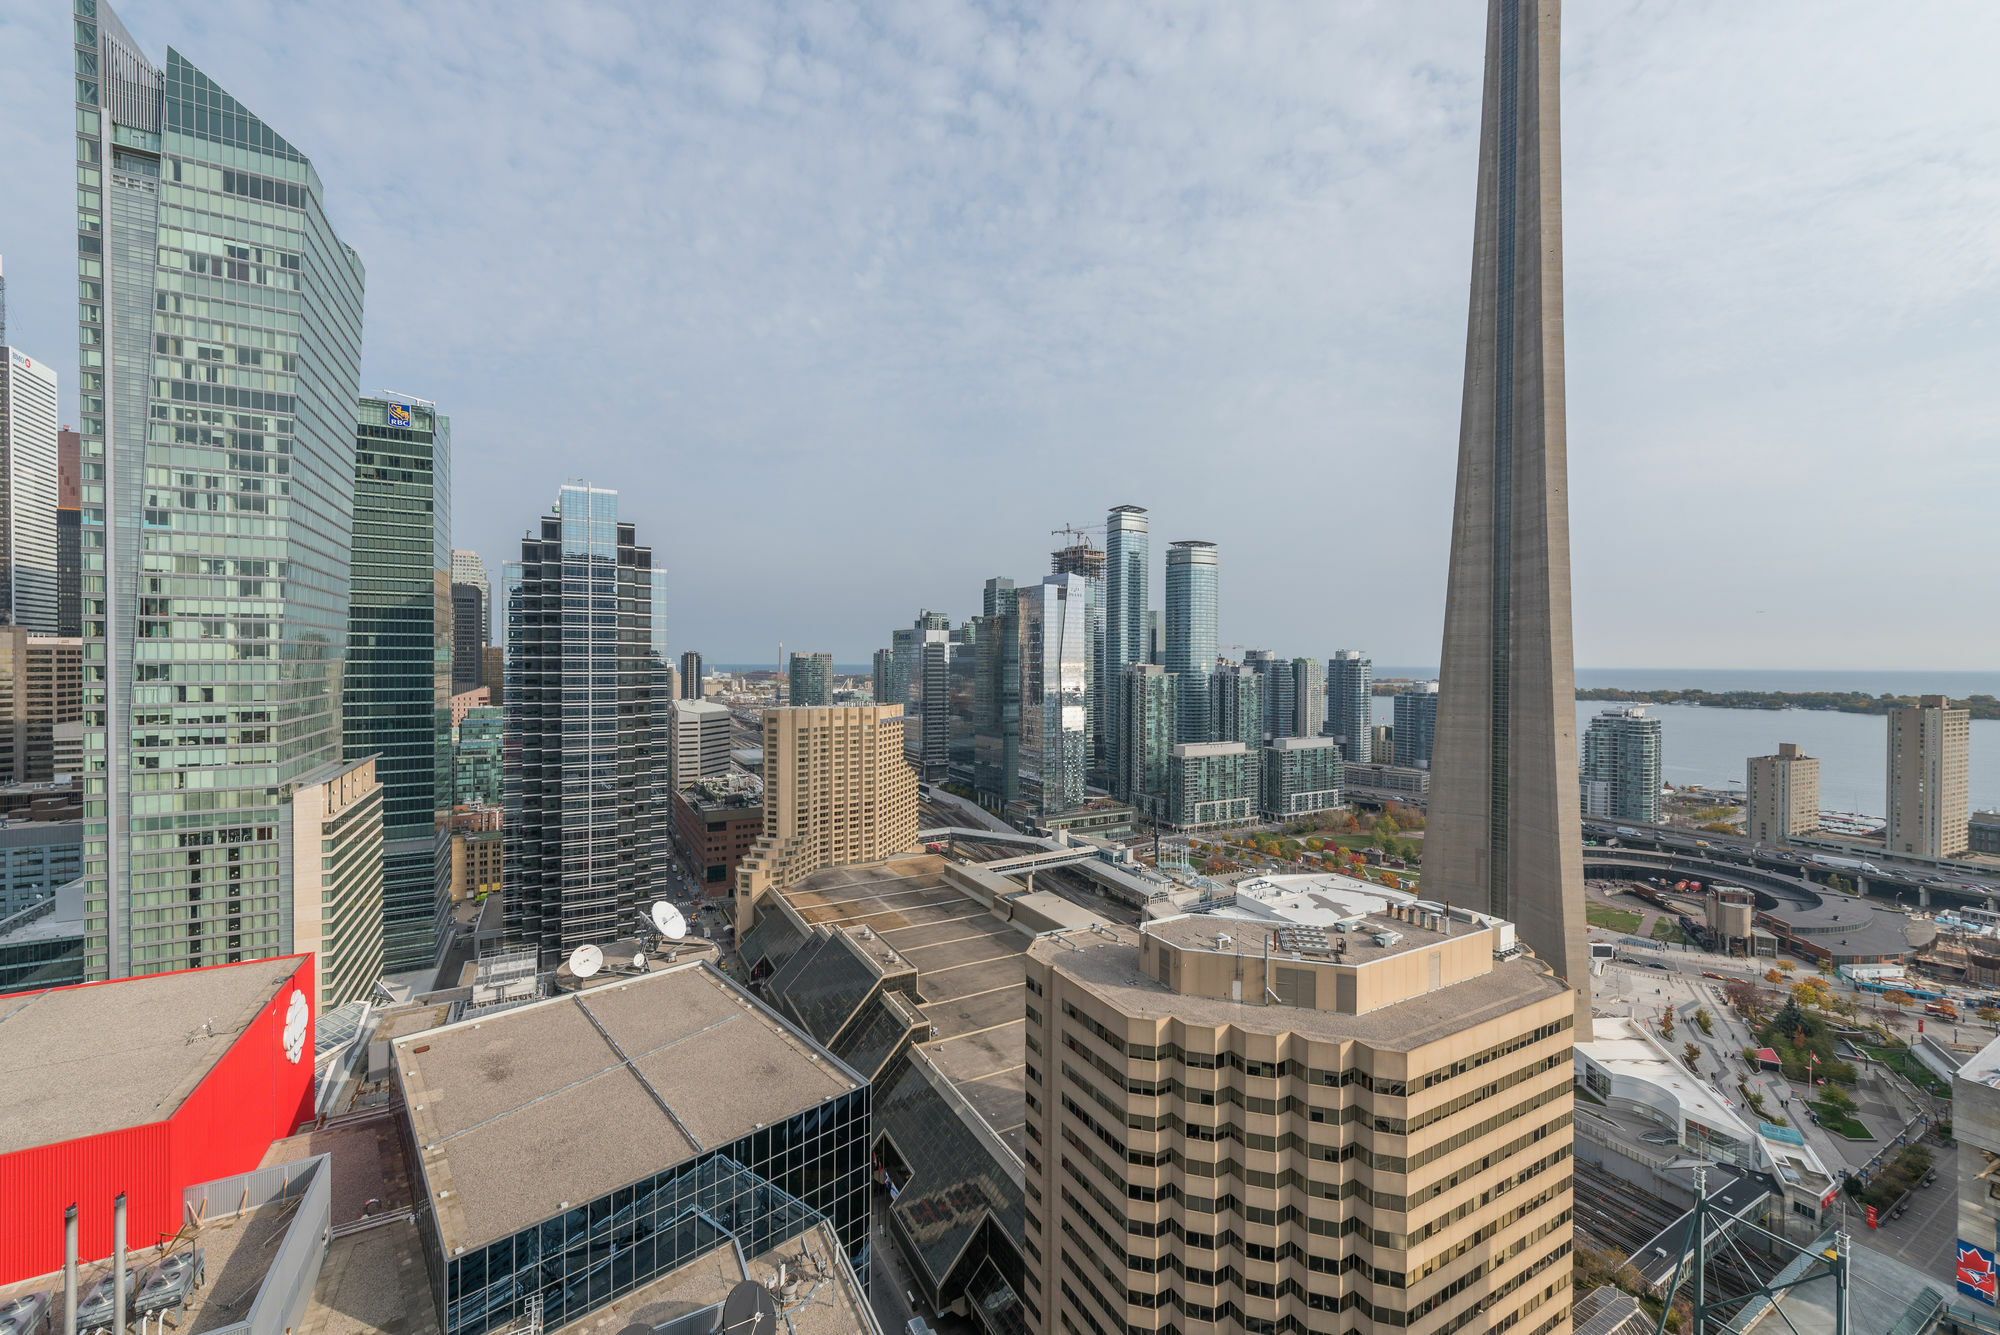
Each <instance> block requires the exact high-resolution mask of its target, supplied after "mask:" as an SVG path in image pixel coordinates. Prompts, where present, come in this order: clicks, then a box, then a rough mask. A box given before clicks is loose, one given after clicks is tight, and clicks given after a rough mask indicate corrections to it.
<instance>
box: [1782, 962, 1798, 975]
mask: <svg viewBox="0 0 2000 1335" xmlns="http://www.w3.org/2000/svg"><path fill="white" fill-rule="evenodd" d="M1798 967H1799V966H1798V965H1796V964H1794V963H1792V962H1791V961H1790V960H1779V961H1778V969H1779V971H1780V972H1781V973H1790V972H1792V971H1793V970H1794V969H1796V968H1798Z"/></svg>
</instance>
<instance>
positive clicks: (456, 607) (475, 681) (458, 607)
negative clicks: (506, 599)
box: [451, 550, 500, 695]
mask: <svg viewBox="0 0 2000 1335" xmlns="http://www.w3.org/2000/svg"><path fill="white" fill-rule="evenodd" d="M451 622H452V632H451V634H452V639H451V689H452V691H453V693H454V694H456V693H457V692H459V691H469V690H471V689H473V688H474V687H476V686H490V687H492V688H493V692H494V694H495V695H498V694H499V692H500V683H499V682H498V681H495V680H489V679H488V678H487V676H486V656H485V649H486V647H487V646H488V645H489V644H491V643H492V641H493V585H492V584H491V583H490V582H489V581H488V580H487V578H486V563H485V562H484V561H482V560H480V559H479V553H478V552H468V551H462V550H455V551H453V552H452V554H451Z"/></svg>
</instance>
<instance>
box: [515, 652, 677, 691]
mask: <svg viewBox="0 0 2000 1335" xmlns="http://www.w3.org/2000/svg"><path fill="white" fill-rule="evenodd" d="M479 662H480V668H479V681H480V684H481V685H483V686H485V687H486V689H487V691H489V692H490V693H491V696H490V698H491V702H492V703H493V704H496V705H497V704H500V703H501V702H502V699H503V696H504V693H503V687H504V686H505V684H506V681H507V651H506V650H505V649H503V648H501V647H500V646H499V645H497V644H489V645H486V646H485V647H484V648H482V649H481V650H480V651H479ZM669 680H670V681H671V682H678V681H679V678H678V677H674V678H670V679H669ZM675 693H676V694H678V693H679V687H678V686H676V687H675Z"/></svg>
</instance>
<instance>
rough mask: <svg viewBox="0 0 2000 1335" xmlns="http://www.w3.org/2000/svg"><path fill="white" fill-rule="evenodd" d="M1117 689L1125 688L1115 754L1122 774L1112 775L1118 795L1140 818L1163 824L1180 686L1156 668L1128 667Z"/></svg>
mask: <svg viewBox="0 0 2000 1335" xmlns="http://www.w3.org/2000/svg"><path fill="white" fill-rule="evenodd" d="M1121 685H1123V686H1124V688H1125V689H1124V690H1123V691H1122V692H1121V693H1120V694H1121V695H1122V697H1123V698H1122V699H1121V700H1120V702H1119V705H1118V721H1119V724H1120V726H1122V727H1123V728H1124V729H1125V735H1124V736H1123V737H1122V738H1120V739H1119V743H1118V754H1119V758H1120V759H1121V760H1122V761H1123V762H1124V764H1125V771H1124V772H1123V773H1122V774H1119V775H1117V776H1116V778H1117V781H1118V785H1119V790H1120V791H1122V792H1123V793H1124V794H1125V799H1124V800H1125V801H1127V802H1130V803H1131V804H1132V807H1133V809H1134V810H1135V811H1137V812H1138V813H1139V815H1140V816H1142V817H1144V818H1146V819H1149V820H1155V821H1164V820H1166V819H1167V802H1168V792H1167V784H1168V778H1169V776H1168V771H1167V762H1168V760H1169V758H1170V757H1171V755H1172V752H1173V749H1174V733H1175V728H1174V711H1175V709H1176V708H1177V707H1178V704H1179V699H1180V683H1179V681H1178V680H1177V679H1176V678H1175V677H1174V674H1173V673H1171V672H1169V671H1167V670H1166V669H1165V668H1163V667H1161V666H1160V665H1159V664H1157V663H1128V664H1126V666H1125V676H1124V679H1123V681H1122V682H1121Z"/></svg>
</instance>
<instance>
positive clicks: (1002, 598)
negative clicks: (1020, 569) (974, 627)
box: [979, 575, 1014, 617]
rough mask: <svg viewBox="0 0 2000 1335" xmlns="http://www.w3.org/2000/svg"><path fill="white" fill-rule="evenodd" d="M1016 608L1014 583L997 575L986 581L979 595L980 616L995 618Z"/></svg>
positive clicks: (1003, 576)
mask: <svg viewBox="0 0 2000 1335" xmlns="http://www.w3.org/2000/svg"><path fill="white" fill-rule="evenodd" d="M1013 607H1014V581H1013V580H1011V579H1009V578H1007V577H1006V576H1005V575H995V576H994V577H993V578H991V579H989V580H987V581H986V584H985V586H984V587H983V588H982V589H981V590H980V594H979V614H980V615H981V616H989V617H995V616H999V615H1001V614H1002V613H1003V612H1007V611H1011V610H1013Z"/></svg>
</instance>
